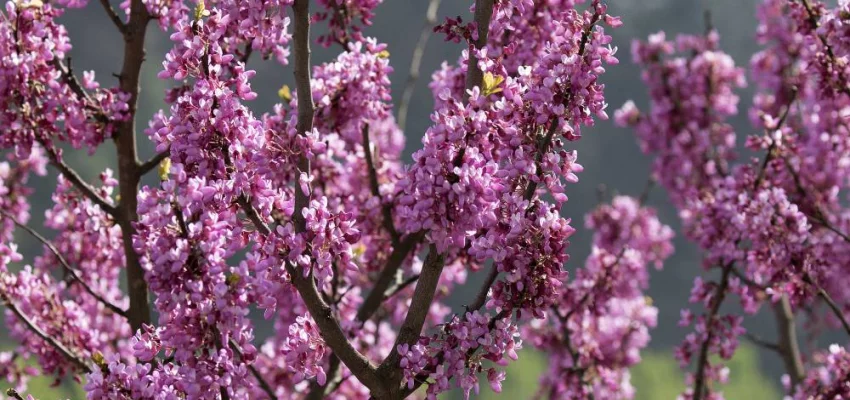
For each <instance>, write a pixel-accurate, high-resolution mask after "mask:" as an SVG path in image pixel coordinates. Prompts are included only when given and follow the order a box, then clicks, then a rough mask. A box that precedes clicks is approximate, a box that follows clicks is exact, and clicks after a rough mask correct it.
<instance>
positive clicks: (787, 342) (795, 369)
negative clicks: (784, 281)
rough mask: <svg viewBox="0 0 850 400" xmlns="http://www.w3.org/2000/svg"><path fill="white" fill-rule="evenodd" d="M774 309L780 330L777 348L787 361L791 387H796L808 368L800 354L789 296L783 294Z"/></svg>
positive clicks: (786, 366) (786, 365)
mask: <svg viewBox="0 0 850 400" xmlns="http://www.w3.org/2000/svg"><path fill="white" fill-rule="evenodd" d="M773 311H774V314H775V315H776V325H777V329H778V331H779V343H777V349H778V351H779V354H780V355H781V356H782V362H783V363H785V371H786V372H787V373H788V376H789V377H790V378H791V387H792V388H794V387H796V386H797V385H798V384H799V383H800V382H802V381H803V379H804V378H805V377H806V370H805V367H804V366H803V358H802V356H801V355H800V345H799V343H797V326H796V325H795V323H794V311H793V310H792V309H791V302H790V301H789V300H788V296H786V295H783V296H782V299H780V301H779V302H778V303H776V304H774V305H773Z"/></svg>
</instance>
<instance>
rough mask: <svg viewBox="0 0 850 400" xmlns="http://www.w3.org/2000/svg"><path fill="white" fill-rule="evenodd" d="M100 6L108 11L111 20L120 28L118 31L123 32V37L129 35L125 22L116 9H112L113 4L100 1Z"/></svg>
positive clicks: (104, 0) (107, 1)
mask: <svg viewBox="0 0 850 400" xmlns="http://www.w3.org/2000/svg"><path fill="white" fill-rule="evenodd" d="M100 4H101V5H102V6H103V10H104V11H106V15H108V16H109V19H110V20H112V23H113V24H114V25H115V27H116V28H118V31H119V32H121V34H122V35H126V34H127V24H125V23H124V21H121V17H119V16H118V13H117V12H115V9H114V8H112V4H109V0H100Z"/></svg>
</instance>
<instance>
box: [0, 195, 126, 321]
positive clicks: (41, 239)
mask: <svg viewBox="0 0 850 400" xmlns="http://www.w3.org/2000/svg"><path fill="white" fill-rule="evenodd" d="M0 214H2V215H3V216H4V217H6V218H9V219H10V220H11V221H12V222H14V223H15V225H17V226H18V227H19V228H21V229H23V230H25V231H26V232H27V233H29V234H30V235H31V236H32V237H34V238H36V239H38V241H39V242H41V243H42V244H44V246H45V247H47V249H48V250H50V252H51V253H53V255H54V256H55V257H56V259H57V260H59V264H61V265H62V268H64V269H65V271H66V272H67V273H68V274H69V275H71V277H72V278H74V280H75V281H77V283H78V284H79V285H80V286H82V287H83V289H84V290H85V291H86V293H88V294H90V295H91V296H92V297H94V298H95V299H96V300H97V301H99V302H100V303H102V304H103V305H104V306H105V307H106V308H108V309H109V310H110V311H112V312H114V313H115V314H118V315H120V316H122V317H125V318H126V317H127V312H126V311H124V310H122V309H121V308H120V307H118V306H116V305H114V304H112V303H111V302H109V300H106V299H105V298H104V297H103V296H101V295H99V294H97V293H96V292H95V291H94V290H93V289H92V288H91V286H89V285H88V284H87V283H86V282H85V281H84V280H83V278H81V277H80V275H79V274H78V273H77V271H76V270H75V269H74V268H72V267H71V265H70V264H69V263H68V261H67V260H65V257H62V255H61V254H59V249H57V248H56V246H54V245H53V243H50V241H49V240H47V238H45V237H44V236H42V235H41V234H40V233H38V232H36V231H35V229H33V228H30V227H29V226H28V225H26V224H24V223H22V222H21V221H18V220H17V219H15V217H14V216H12V214H10V213H9V212H7V211H5V210H0Z"/></svg>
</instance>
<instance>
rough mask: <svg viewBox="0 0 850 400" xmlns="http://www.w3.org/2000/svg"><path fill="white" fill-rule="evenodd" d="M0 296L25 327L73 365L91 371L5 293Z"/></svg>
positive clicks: (86, 371) (87, 371)
mask: <svg viewBox="0 0 850 400" xmlns="http://www.w3.org/2000/svg"><path fill="white" fill-rule="evenodd" d="M0 298H2V300H3V303H4V305H5V306H6V308H8V309H9V310H10V311H12V313H13V314H15V315H16V316H17V317H18V319H20V320H21V321H22V322H23V323H24V324H25V325H26V326H27V328H29V330H31V331H32V332H33V333H35V335H36V336H38V337H39V338H40V339H41V340H44V341H45V342H47V343H48V344H50V345H51V346H53V348H54V349H56V351H58V352H59V354H61V355H62V356H63V357H65V358H66V359H67V360H68V361H70V362H71V363H72V364H74V366H76V367H77V368H79V369H80V370H82V371H84V372H85V373H90V372H91V368H90V367H89V366H88V364H86V363H85V361H83V360H82V359H81V358H80V357H78V356H77V355H76V354H74V353H73V352H71V350H68V348H67V347H65V345H64V344H62V343H60V342H59V341H58V340H56V339H55V338H54V337H52V336H50V335H48V334H47V333H45V332H44V331H43V330H41V328H39V327H38V326H36V325H35V323H34V322H33V321H32V320H31V319H29V317H27V316H26V315H24V313H23V312H22V311H21V310H20V309H19V308H18V306H17V305H15V303H13V302H12V301H11V300H10V299H9V297H8V296H7V295H6V294H5V293H0Z"/></svg>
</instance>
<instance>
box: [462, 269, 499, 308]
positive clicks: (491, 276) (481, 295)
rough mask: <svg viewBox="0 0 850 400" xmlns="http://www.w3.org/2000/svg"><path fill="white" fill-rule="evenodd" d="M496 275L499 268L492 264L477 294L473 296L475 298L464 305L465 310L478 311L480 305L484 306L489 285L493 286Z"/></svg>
mask: <svg viewBox="0 0 850 400" xmlns="http://www.w3.org/2000/svg"><path fill="white" fill-rule="evenodd" d="M497 276H499V268H497V267H496V265H495V264H493V265H492V266H491V267H490V272H489V273H488V274H487V278H486V279H484V283H483V284H482V285H481V289H479V290H478V295H476V296H475V300H474V301H473V302H472V304H470V305H468V306H466V312H472V311H478V310H480V309H481V307H484V303H486V302H487V294H488V293H490V287H491V286H493V283H494V282H496V277H497Z"/></svg>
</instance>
